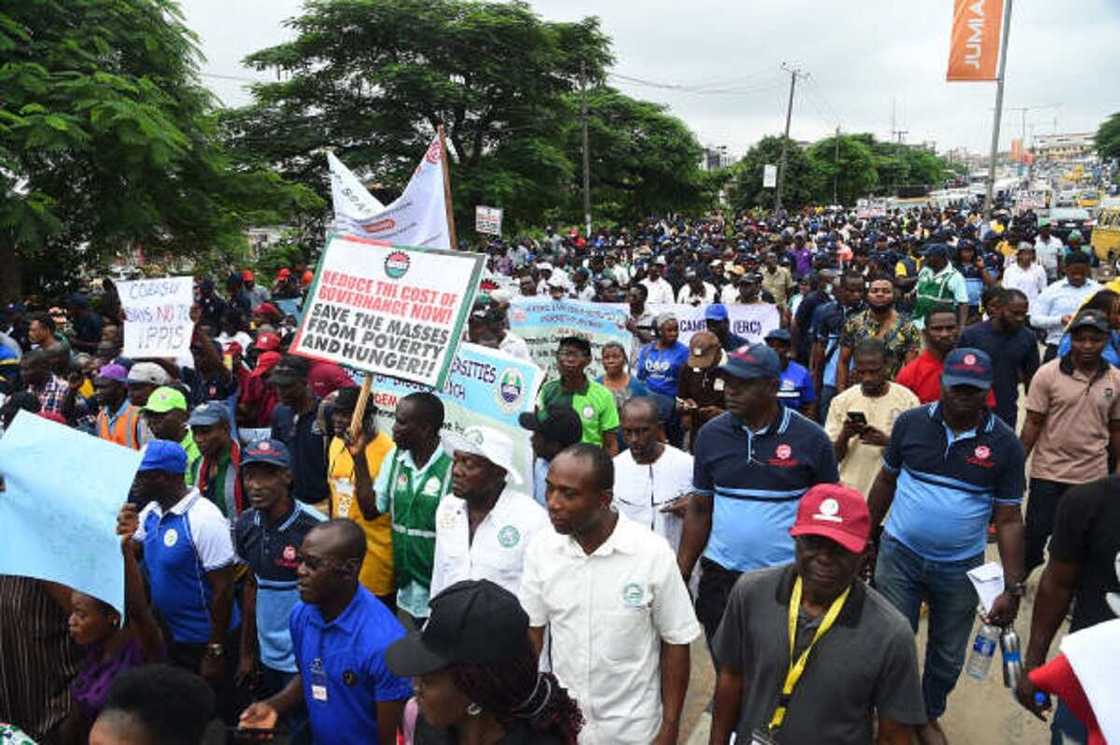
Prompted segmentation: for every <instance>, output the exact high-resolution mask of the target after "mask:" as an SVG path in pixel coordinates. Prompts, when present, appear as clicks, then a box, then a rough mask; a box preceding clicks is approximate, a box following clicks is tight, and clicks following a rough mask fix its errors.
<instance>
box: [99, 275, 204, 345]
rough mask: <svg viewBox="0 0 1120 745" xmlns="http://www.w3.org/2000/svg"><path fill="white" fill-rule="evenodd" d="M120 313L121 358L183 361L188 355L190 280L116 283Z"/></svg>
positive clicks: (189, 343) (192, 329)
mask: <svg viewBox="0 0 1120 745" xmlns="http://www.w3.org/2000/svg"><path fill="white" fill-rule="evenodd" d="M117 293H118V295H120V299H121V307H122V308H123V309H124V314H125V321H124V348H123V349H122V350H121V354H122V355H123V356H125V357H176V358H177V357H185V356H187V355H189V354H190V349H191V334H192V333H193V331H194V322H193V321H192V320H191V305H192V304H193V303H194V280H192V279H191V278H190V277H164V278H163V279H138V280H133V281H131V282H117Z"/></svg>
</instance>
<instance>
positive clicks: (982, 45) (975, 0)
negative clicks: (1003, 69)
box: [946, 0, 1003, 80]
mask: <svg viewBox="0 0 1120 745" xmlns="http://www.w3.org/2000/svg"><path fill="white" fill-rule="evenodd" d="M1002 23H1003V0H954V2H953V30H952V33H951V34H950V37H949V74H948V75H946V79H948V80H995V79H996V67H997V66H998V62H999V39H1000V25H1001V24H1002Z"/></svg>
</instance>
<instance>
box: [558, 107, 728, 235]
mask: <svg viewBox="0 0 1120 745" xmlns="http://www.w3.org/2000/svg"><path fill="white" fill-rule="evenodd" d="M567 106H568V108H569V110H571V111H572V112H573V113H575V114H576V116H575V118H574V119H571V126H569V127H568V129H567V133H566V138H565V147H564V150H565V152H566V153H567V154H568V157H569V158H570V159H571V160H572V161H573V163H580V162H581V161H580V159H581V157H582V147H583V145H582V129H581V127H580V123H579V118H578V111H579V94H578V93H572V94H569V96H568V98H567ZM587 107H588V112H589V113H588V138H589V140H590V150H591V194H592V198H593V200H594V201H595V202H596V205H597V208H596V209H597V211H596V213H595V214H596V216H597V217H600V218H606V219H608V220H634V219H638V218H640V217H642V216H645V215H649V214H652V213H665V212H669V211H676V212H692V211H694V210H697V209H701V208H703V207H707V206H709V205H710V204H711V203H712V201H713V196H714V193H713V191H712V190H711V188H710V186H709V184H708V182H707V180H706V178H705V176H706V174H705V173H704V172H703V171H702V170H701V169H700V159H701V156H702V155H703V152H704V150H703V148H702V147H701V146H700V143H699V142H697V140H696V137H695V135H693V134H692V132H691V131H690V130H689V129H688V127H687V126H686V125H685V124H684V122H682V121H681V120H680V119H678V118H676V117H674V116H670V115H669V114H667V113H666V107H665V106H662V105H659V104H654V103H650V102H648V101H639V100H637V99H633V98H630V97H629V96H626V95H624V94H622V93H619V92H618V91H617V90H614V89H613V88H608V87H599V88H595V89H593V90H591V91H589V92H588V95H587ZM577 173H578V174H579V175H578V176H577V179H576V180H577V182H579V183H580V184H581V183H582V180H581V179H582V171H581V170H580V169H577ZM580 188H581V187H578V186H577V188H575V189H574V190H573V200H572V204H571V207H570V209H569V213H570V214H571V215H572V216H573V217H574V216H578V215H579V214H581V213H582V211H583V210H582V206H581V205H582V202H581V199H582V196H581V192H580Z"/></svg>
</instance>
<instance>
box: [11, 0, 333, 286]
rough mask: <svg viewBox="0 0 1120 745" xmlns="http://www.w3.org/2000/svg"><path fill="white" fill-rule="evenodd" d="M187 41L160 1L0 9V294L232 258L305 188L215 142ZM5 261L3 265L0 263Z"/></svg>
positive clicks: (45, 1)
mask: <svg viewBox="0 0 1120 745" xmlns="http://www.w3.org/2000/svg"><path fill="white" fill-rule="evenodd" d="M198 59H199V53H198V49H197V46H196V39H195V36H194V35H193V34H192V33H191V32H190V31H189V30H188V29H187V28H186V27H185V26H184V25H183V23H182V16H181V13H180V11H179V8H178V5H177V4H176V3H175V2H173V1H172V0H23V2H19V3H7V4H6V5H5V6H4V9H3V10H2V11H0V90H2V91H3V97H2V100H0V189H2V193H3V196H0V258H2V259H3V260H4V264H5V272H4V273H5V274H6V275H7V280H6V281H5V283H4V287H3V288H0V289H2V290H3V291H6V293H7V294H14V293H16V292H18V291H19V288H18V286H15V285H16V282H13V281H12V280H13V278H14V279H16V280H17V282H18V278H19V272H18V271H17V269H16V268H17V267H18V269H19V270H22V271H23V274H24V275H25V276H24V284H25V285H26V286H36V287H40V288H42V287H44V286H50V285H51V284H52V283H56V284H57V283H63V282H65V281H66V280H67V279H69V278H71V277H72V276H73V275H74V274H75V273H76V272H77V270H78V269H79V268H80V266H81V265H82V264H86V265H89V266H91V267H99V266H102V265H103V263H104V259H105V258H106V257H107V256H110V255H113V254H116V253H119V252H124V251H127V250H129V249H133V248H143V250H144V251H145V253H146V254H147V255H149V256H151V255H158V254H161V253H167V254H170V255H174V254H181V255H193V254H196V253H199V252H206V251H210V250H214V251H219V252H221V251H227V250H228V251H233V250H235V249H237V248H238V247H239V246H241V245H242V244H243V242H244V240H243V238H242V229H243V228H244V227H245V226H246V225H247V224H249V223H250V222H254V221H258V220H262V219H266V220H277V219H279V218H280V217H281V216H282V215H283V214H284V213H285V212H286V211H288V210H290V209H292V208H294V207H296V206H308V205H312V204H317V203H318V199H317V197H315V195H314V194H311V193H310V192H307V191H305V190H302V189H299V188H294V187H292V186H291V185H289V184H286V183H284V182H283V181H281V180H280V179H279V178H278V177H277V176H275V175H273V174H270V173H265V172H262V171H259V170H253V169H249V168H244V167H241V165H240V164H239V163H237V162H235V161H233V160H231V159H230V158H229V157H228V155H227V154H226V153H225V152H224V151H223V150H222V149H221V147H220V146H219V145H218V144H217V142H216V131H217V129H216V120H215V117H214V111H213V102H212V100H211V98H210V95H209V94H208V93H207V92H206V90H205V89H204V88H203V87H201V86H200V85H199V84H198V80H197V69H196V66H197V61H198ZM9 266H10V267H13V269H12V271H10V272H9V271H8V267H9Z"/></svg>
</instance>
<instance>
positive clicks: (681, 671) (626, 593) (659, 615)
mask: <svg viewBox="0 0 1120 745" xmlns="http://www.w3.org/2000/svg"><path fill="white" fill-rule="evenodd" d="M613 484H614V465H613V463H612V462H611V459H610V457H609V456H608V455H607V453H606V451H605V450H603V449H602V448H600V447H597V446H595V445H590V444H587V443H580V444H577V445H573V446H571V447H570V448H568V449H566V450H565V451H564V452H562V453H560V454H559V455H558V456H556V458H554V459H553V461H552V465H551V467H550V468H549V471H548V508H549V519H550V520H551V521H552V527H553V528H554V529H555V530H554V531H548V530H542V531H541V532H540V533H538V534H537V536H536V538H534V539H533V542H532V543H531V544H530V545H529V549H528V551H527V552H526V554H525V571H524V574H523V575H522V578H521V595H520V599H521V605H522V607H524V608H525V612H526V613H528V614H529V626H530V628H529V638H530V639H531V640H532V642H533V645H534V648H535V649H536V650H537V651H538V652H539V651H540V649H541V647H542V646H543V643H544V627H545V626H546V625H547V626H548V627H549V634H550V636H549V638H550V641H551V654H550V658H551V661H552V668H553V672H554V673H555V674H556V677H557V678H559V679H560V683H561V684H563V686H564V687H565V688H567V689H568V691H569V692H570V693H571V695H572V698H575V699H576V700H578V701H579V702H580V709H582V711H583V716H584V719H585V720H586V723H585V724H584V727H583V730H582V731H581V732H580V735H579V742H580V745H631V744H633V745H649V743H655V744H656V745H669V744H670V743H676V742H677V739H678V736H679V734H680V715H681V709H682V707H683V706H684V695H685V691H686V689H687V688H688V676H689V650H688V647H689V644H690V643H691V642H692V641H693V640H694V639H696V638H697V637H698V636H699V635H700V624H699V623H698V622H697V620H696V614H695V612H694V611H693V609H692V604H691V601H690V599H689V596H688V590H687V589H686V588H685V586H684V582H683V580H682V579H681V574H680V570H679V569H677V566H676V561H675V557H674V555H673V552H672V550H671V549H670V548H669V545H668V544H667V543H666V542H665V539H664V538H662V537H660V536H657V535H654V534H653V533H652V532H650V531H649V530H648V529H647V528H645V527H643V526H641V525H638V524H637V523H635V522H633V521H631V520H628V519H627V518H625V517H623V516H621V515H619V514H618V513H617V512H615V511H614V510H612V509H611V501H612V499H613Z"/></svg>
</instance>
